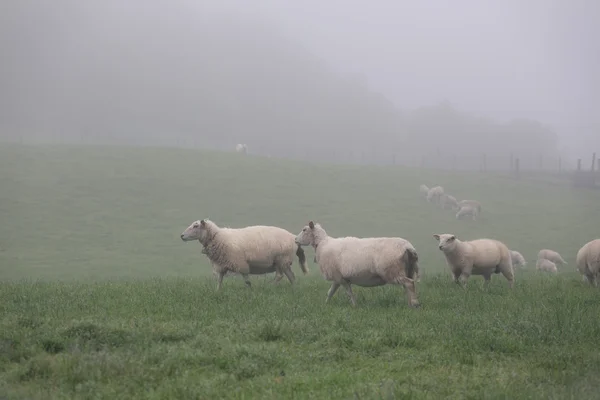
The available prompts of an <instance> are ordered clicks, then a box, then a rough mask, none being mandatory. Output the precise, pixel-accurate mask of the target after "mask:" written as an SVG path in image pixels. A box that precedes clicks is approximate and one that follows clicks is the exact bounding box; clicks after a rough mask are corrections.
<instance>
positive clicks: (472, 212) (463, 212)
mask: <svg viewBox="0 0 600 400" xmlns="http://www.w3.org/2000/svg"><path fill="white" fill-rule="evenodd" d="M478 215H479V211H478V208H476V207H473V206H469V205H465V206H462V207H460V209H459V210H458V212H457V213H456V219H463V218H464V217H471V219H472V220H473V221H477V216H478Z"/></svg>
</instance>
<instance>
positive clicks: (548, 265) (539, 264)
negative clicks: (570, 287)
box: [535, 258, 558, 272]
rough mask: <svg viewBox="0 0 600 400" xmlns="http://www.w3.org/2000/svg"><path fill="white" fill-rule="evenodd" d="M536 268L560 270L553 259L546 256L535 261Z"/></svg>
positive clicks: (540, 269)
mask: <svg viewBox="0 0 600 400" xmlns="http://www.w3.org/2000/svg"><path fill="white" fill-rule="evenodd" d="M535 269H537V270H538V271H546V272H558V268H556V264H554V263H553V262H552V261H550V260H547V259H545V258H538V259H537V261H536V262H535Z"/></svg>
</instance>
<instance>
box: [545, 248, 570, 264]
mask: <svg viewBox="0 0 600 400" xmlns="http://www.w3.org/2000/svg"><path fill="white" fill-rule="evenodd" d="M538 258H543V259H546V260H550V261H552V262H553V263H555V264H561V265H567V262H566V261H565V260H563V258H562V257H561V256H560V254H558V253H557V252H556V251H554V250H550V249H542V250H540V251H539V252H538Z"/></svg>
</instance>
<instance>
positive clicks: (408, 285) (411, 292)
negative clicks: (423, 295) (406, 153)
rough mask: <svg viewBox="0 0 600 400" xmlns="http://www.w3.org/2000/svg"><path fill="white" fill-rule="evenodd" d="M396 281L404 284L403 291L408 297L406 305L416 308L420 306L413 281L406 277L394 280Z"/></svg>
mask: <svg viewBox="0 0 600 400" xmlns="http://www.w3.org/2000/svg"><path fill="white" fill-rule="evenodd" d="M396 283H399V284H401V285H402V286H404V291H405V292H406V296H407V298H408V305H409V306H410V307H415V308H417V307H420V306H421V304H420V303H419V300H418V299H417V291H416V289H415V281H414V280H413V279H410V278H407V277H400V278H399V279H397V280H396Z"/></svg>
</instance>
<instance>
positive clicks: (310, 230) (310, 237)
mask: <svg viewBox="0 0 600 400" xmlns="http://www.w3.org/2000/svg"><path fill="white" fill-rule="evenodd" d="M314 230H315V224H314V223H313V222H312V221H310V222H309V223H308V225H306V226H305V227H304V228H302V232H300V233H299V234H298V235H297V236H296V244H298V245H300V246H311V245H314V243H315V232H314Z"/></svg>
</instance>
